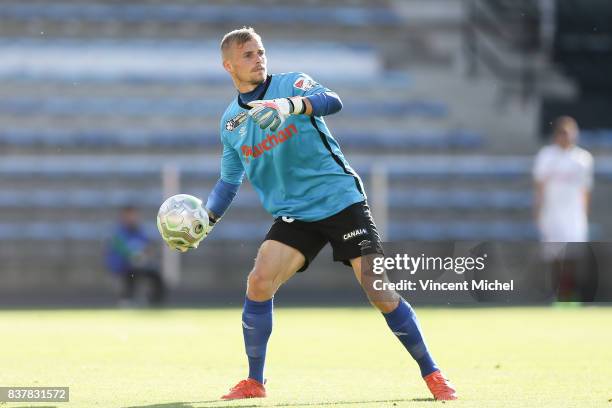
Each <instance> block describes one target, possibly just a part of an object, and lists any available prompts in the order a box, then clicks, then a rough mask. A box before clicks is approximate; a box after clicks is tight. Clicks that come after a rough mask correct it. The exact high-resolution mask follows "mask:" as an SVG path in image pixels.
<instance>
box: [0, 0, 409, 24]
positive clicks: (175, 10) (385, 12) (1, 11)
mask: <svg viewBox="0 0 612 408" xmlns="http://www.w3.org/2000/svg"><path fill="white" fill-rule="evenodd" d="M0 18H1V19H3V20H4V19H12V20H20V21H40V20H50V21H58V22H62V23H66V22H74V21H84V22H102V23H106V22H124V23H134V22H146V21H156V22H160V23H175V22H181V23H185V22H197V23H203V24H206V23H210V24H219V23H220V22H224V23H234V24H244V22H245V21H257V22H259V23H260V24H267V23H270V24H275V25H291V24H313V25H320V26H325V25H328V24H335V25H342V26H352V27H369V26H373V25H385V26H395V25H399V24H401V23H402V20H401V18H400V17H399V16H397V15H396V14H395V13H394V12H393V9H391V8H380V7H376V8H375V7H350V6H346V7H317V6H306V5H305V6H295V5H292V6H279V5H275V6H274V7H260V6H256V5H253V6H251V5H239V4H231V5H212V4H197V3H195V4H194V3H190V4H170V3H159V4H138V3H129V2H121V3H114V4H109V3H97V4H96V3H86V4H81V3H68V2H65V3H62V2H51V3H45V5H44V7H41V5H40V4H27V3H23V2H3V4H2V7H0Z"/></svg>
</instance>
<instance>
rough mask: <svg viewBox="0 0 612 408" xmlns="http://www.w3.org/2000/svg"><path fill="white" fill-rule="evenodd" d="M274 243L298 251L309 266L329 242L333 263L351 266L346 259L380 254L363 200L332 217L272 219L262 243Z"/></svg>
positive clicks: (367, 209)
mask: <svg viewBox="0 0 612 408" xmlns="http://www.w3.org/2000/svg"><path fill="white" fill-rule="evenodd" d="M269 239H271V240H274V241H279V242H282V243H283V244H286V245H289V246H290V247H292V248H295V249H297V250H298V251H300V252H301V253H302V254H303V255H304V257H305V258H306V261H305V262H304V265H303V266H302V268H300V270H299V271H298V272H302V271H304V270H306V268H308V265H309V264H310V262H312V260H313V259H314V258H315V257H316V256H317V254H318V253H319V252H320V251H321V249H323V247H324V246H325V245H326V244H327V243H328V242H329V243H330V244H331V246H332V249H333V251H334V261H337V262H343V263H344V264H345V265H349V266H350V262H349V260H351V259H353V258H358V257H360V256H361V255H369V254H382V253H383V250H382V244H381V242H380V237H379V236H378V231H377V230H376V225H375V224H374V220H373V219H372V215H371V213H370V208H369V207H368V204H367V203H366V202H365V201H362V202H359V203H355V204H352V205H350V206H348V207H346V208H345V209H344V210H342V211H340V212H339V213H337V214H334V215H332V216H331V217H328V218H324V219H322V220H319V221H313V222H305V221H299V220H294V219H293V218H288V217H279V218H276V219H275V220H274V224H272V227H270V231H268V234H266V238H265V240H269Z"/></svg>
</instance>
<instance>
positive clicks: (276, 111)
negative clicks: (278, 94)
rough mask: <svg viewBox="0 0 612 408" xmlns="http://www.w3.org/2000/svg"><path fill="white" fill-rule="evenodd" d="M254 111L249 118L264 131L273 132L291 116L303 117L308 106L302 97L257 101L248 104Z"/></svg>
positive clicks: (250, 112)
mask: <svg viewBox="0 0 612 408" xmlns="http://www.w3.org/2000/svg"><path fill="white" fill-rule="evenodd" d="M248 105H249V106H251V107H252V108H253V109H251V110H250V111H249V116H251V117H252V118H253V120H254V121H255V123H257V124H258V125H259V127H260V128H262V129H267V128H270V130H271V131H275V130H276V129H278V127H279V126H280V125H282V124H283V123H284V122H285V120H286V119H287V117H288V116H289V115H301V114H303V113H304V112H306V104H305V103H304V101H303V99H302V97H301V96H294V97H292V98H280V99H271V100H257V101H252V102H249V103H248Z"/></svg>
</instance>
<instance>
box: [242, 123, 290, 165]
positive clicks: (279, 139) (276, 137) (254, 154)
mask: <svg viewBox="0 0 612 408" xmlns="http://www.w3.org/2000/svg"><path fill="white" fill-rule="evenodd" d="M298 133H299V132H298V130H297V127H296V126H295V125H294V124H291V125H289V126H287V127H286V128H284V129H283V130H279V131H278V132H277V133H272V134H268V135H266V138H265V139H264V140H262V141H261V142H259V143H257V144H256V145H255V146H248V145H242V146H241V147H240V150H241V151H242V157H243V158H244V161H245V162H246V163H247V164H248V163H249V162H250V160H251V159H257V158H258V157H260V156H261V155H262V154H264V152H267V151H269V150H272V149H274V148H275V147H276V146H278V145H280V144H282V143H285V142H286V141H287V140H289V139H291V138H292V137H293V136H295V135H297V134H298Z"/></svg>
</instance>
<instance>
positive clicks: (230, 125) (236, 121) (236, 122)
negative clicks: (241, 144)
mask: <svg viewBox="0 0 612 408" xmlns="http://www.w3.org/2000/svg"><path fill="white" fill-rule="evenodd" d="M246 118H247V113H246V112H240V113H239V114H237V115H236V116H234V117H233V118H231V119H230V120H228V121H227V122H225V129H226V130H228V131H230V132H233V131H234V129H236V128H237V127H238V126H240V125H242V123H243V122H244V121H245V120H246Z"/></svg>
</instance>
